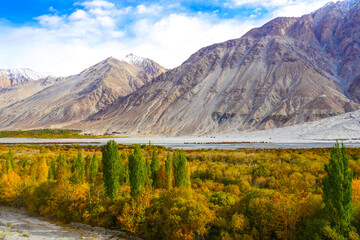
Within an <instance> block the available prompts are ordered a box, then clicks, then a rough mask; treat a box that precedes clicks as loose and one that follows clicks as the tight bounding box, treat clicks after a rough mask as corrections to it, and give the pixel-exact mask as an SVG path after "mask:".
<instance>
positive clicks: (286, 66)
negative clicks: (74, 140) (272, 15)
mask: <svg viewBox="0 0 360 240" xmlns="http://www.w3.org/2000/svg"><path fill="white" fill-rule="evenodd" d="M359 6H360V3H359V1H358V0H357V1H344V2H337V3H330V4H327V5H326V6H324V7H323V8H321V9H319V10H317V11H315V12H313V13H311V14H307V15H304V16H302V17H299V18H276V19H274V20H272V21H270V22H269V23H267V24H265V25H264V26H262V27H260V28H256V29H252V30H250V31H249V32H248V33H246V34H245V35H244V36H243V37H241V38H239V39H234V40H230V41H226V42H223V43H219V44H214V45H211V46H208V47H205V48H202V49H200V50H199V51H198V52H196V53H194V54H193V55H192V56H191V57H190V58H189V59H188V60H187V61H185V62H184V63H183V64H182V65H181V66H179V67H177V68H175V69H172V70H169V71H167V72H165V73H164V74H161V75H160V76H158V77H156V78H155V79H154V80H153V81H152V82H151V83H149V84H146V85H144V86H143V87H141V88H140V89H138V90H137V91H135V92H133V93H132V94H130V95H128V96H124V97H120V98H118V99H117V100H116V101H115V102H114V103H112V104H111V105H109V106H107V107H106V108H104V109H102V110H101V111H99V112H97V113H96V114H94V115H92V116H90V117H89V118H88V119H86V120H85V121H83V122H81V124H78V125H74V127H81V128H83V129H86V130H88V131H93V132H105V131H106V132H113V131H116V132H118V131H120V132H123V133H124V134H150V135H188V134H210V133H222V132H236V131H241V130H245V129H268V128H274V127H283V126H289V125H294V124H300V123H303V122H307V121H313V120H318V119H322V118H327V117H330V116H335V115H338V114H342V113H345V112H350V111H354V110H357V109H359V100H360V84H359V81H360V72H359V71H360V69H359V67H358V66H359V61H360V57H359V56H360V47H359V46H360V42H359V41H360V36H359V33H360V18H359V16H360V7H359Z"/></svg>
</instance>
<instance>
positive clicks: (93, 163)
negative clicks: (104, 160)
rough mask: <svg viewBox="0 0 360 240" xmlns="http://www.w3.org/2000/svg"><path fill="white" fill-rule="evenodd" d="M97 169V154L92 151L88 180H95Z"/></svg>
mask: <svg viewBox="0 0 360 240" xmlns="http://www.w3.org/2000/svg"><path fill="white" fill-rule="evenodd" d="M98 171H99V164H98V160H97V156H96V154H95V153H94V155H93V157H92V160H91V165H90V182H92V183H93V182H94V181H95V179H96V177H97V174H98Z"/></svg>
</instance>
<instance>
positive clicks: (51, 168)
mask: <svg viewBox="0 0 360 240" xmlns="http://www.w3.org/2000/svg"><path fill="white" fill-rule="evenodd" d="M55 171H56V165H55V160H54V159H53V158H52V159H51V160H50V166H49V174H48V176H49V179H50V180H54V179H55Z"/></svg>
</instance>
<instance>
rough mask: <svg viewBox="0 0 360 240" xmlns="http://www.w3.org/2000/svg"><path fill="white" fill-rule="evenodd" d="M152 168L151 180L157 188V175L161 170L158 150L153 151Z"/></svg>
mask: <svg viewBox="0 0 360 240" xmlns="http://www.w3.org/2000/svg"><path fill="white" fill-rule="evenodd" d="M150 167H151V179H152V181H153V186H156V182H157V175H158V173H159V169H160V166H159V156H158V152H157V150H156V148H154V149H153V153H152V159H151V165H150Z"/></svg>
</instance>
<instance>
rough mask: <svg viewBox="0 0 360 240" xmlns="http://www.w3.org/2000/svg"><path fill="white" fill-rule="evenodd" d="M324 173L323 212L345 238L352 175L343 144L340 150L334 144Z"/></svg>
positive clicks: (349, 211)
mask: <svg viewBox="0 0 360 240" xmlns="http://www.w3.org/2000/svg"><path fill="white" fill-rule="evenodd" d="M325 171H326V173H327V176H326V177H324V178H323V179H322V183H323V196H322V197H323V201H324V203H325V211H326V212H327V213H328V215H329V216H330V222H331V225H332V227H333V228H334V229H335V230H336V231H337V232H338V233H339V234H341V235H343V236H345V237H347V234H348V232H349V231H350V227H351V225H350V224H351V223H350V221H351V218H352V213H353V207H352V191H353V189H352V178H353V173H352V171H351V170H350V169H349V157H348V156H347V153H346V149H345V146H344V144H342V145H341V148H340V147H339V143H338V142H336V144H335V147H334V148H332V149H331V157H330V162H329V163H328V164H326V165H325Z"/></svg>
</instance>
